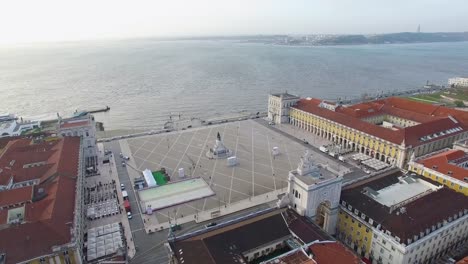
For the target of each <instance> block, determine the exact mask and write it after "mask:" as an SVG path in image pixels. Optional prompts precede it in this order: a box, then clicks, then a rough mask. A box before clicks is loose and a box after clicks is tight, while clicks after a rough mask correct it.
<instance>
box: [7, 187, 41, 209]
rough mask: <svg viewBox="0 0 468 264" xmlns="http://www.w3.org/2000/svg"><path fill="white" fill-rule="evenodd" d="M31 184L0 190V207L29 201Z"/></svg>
mask: <svg viewBox="0 0 468 264" xmlns="http://www.w3.org/2000/svg"><path fill="white" fill-rule="evenodd" d="M32 196H33V186H26V187H23V188H17V189H11V190H6V191H2V192H0V208H1V207H4V206H9V205H15V204H22V203H26V202H31V199H32Z"/></svg>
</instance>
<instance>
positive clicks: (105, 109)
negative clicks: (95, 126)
mask: <svg viewBox="0 0 468 264" xmlns="http://www.w3.org/2000/svg"><path fill="white" fill-rule="evenodd" d="M109 110H110V107H109V106H106V107H105V108H95V109H91V110H87V111H86V112H88V113H90V114H94V113H101V112H107V111H109Z"/></svg>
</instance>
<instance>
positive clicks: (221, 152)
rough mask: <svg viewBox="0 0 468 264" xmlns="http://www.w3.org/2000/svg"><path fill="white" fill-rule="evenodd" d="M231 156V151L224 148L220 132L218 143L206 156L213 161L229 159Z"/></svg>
mask: <svg viewBox="0 0 468 264" xmlns="http://www.w3.org/2000/svg"><path fill="white" fill-rule="evenodd" d="M231 154H232V152H231V150H230V149H228V148H226V146H224V143H223V141H222V140H221V135H220V134H219V132H218V136H217V139H216V142H215V144H214V146H213V147H212V148H210V150H208V151H207V152H206V156H207V157H208V158H213V159H227V158H229V157H230V156H231Z"/></svg>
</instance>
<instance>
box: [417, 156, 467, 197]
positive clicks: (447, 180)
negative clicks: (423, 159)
mask: <svg viewBox="0 0 468 264" xmlns="http://www.w3.org/2000/svg"><path fill="white" fill-rule="evenodd" d="M408 170H410V171H412V172H414V173H417V174H419V175H422V176H424V177H426V178H429V179H431V180H433V181H436V182H439V183H441V184H443V185H445V186H447V187H448V188H450V189H452V190H454V191H456V192H460V193H463V194H464V195H466V196H468V183H467V182H464V181H460V180H458V179H455V178H453V177H450V176H449V175H445V174H443V173H440V172H438V171H435V170H432V169H431V168H426V167H425V166H424V165H422V164H419V163H416V162H410V163H409V164H408ZM466 177H468V170H467V176H466Z"/></svg>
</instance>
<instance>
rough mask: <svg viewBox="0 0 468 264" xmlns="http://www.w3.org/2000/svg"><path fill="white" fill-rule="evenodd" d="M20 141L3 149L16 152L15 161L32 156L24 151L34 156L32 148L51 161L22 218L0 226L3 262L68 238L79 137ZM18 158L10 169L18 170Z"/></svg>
mask: <svg viewBox="0 0 468 264" xmlns="http://www.w3.org/2000/svg"><path fill="white" fill-rule="evenodd" d="M21 141H22V142H16V143H15V145H16V146H17V147H18V146H19V147H18V148H15V147H13V148H12V149H9V150H7V151H11V152H12V153H13V152H14V153H16V154H14V155H15V157H19V159H18V160H19V161H26V162H28V161H29V160H31V159H34V158H31V159H23V158H24V157H27V154H24V153H32V154H31V155H32V157H36V155H37V154H36V152H40V153H42V154H43V155H44V156H45V158H47V159H46V160H48V162H52V161H53V162H54V164H53V165H52V166H49V167H48V170H47V171H46V173H45V174H44V175H48V176H47V179H44V180H42V181H41V183H40V184H39V185H35V187H34V197H35V199H33V200H35V202H32V203H28V204H26V205H25V215H24V222H23V223H22V224H20V225H10V226H6V228H5V226H4V227H2V228H0V237H1V238H2V239H0V249H1V251H3V252H5V253H6V254H7V263H17V262H21V261H26V260H28V259H32V258H35V257H38V256H42V255H47V254H50V253H52V247H53V246H59V245H64V244H67V243H69V242H70V241H71V239H72V237H71V236H72V235H71V234H72V232H71V228H73V221H74V209H75V188H76V177H77V175H78V167H79V159H78V158H79V152H80V138H78V137H65V138H62V139H60V140H57V141H55V142H51V143H49V142H43V143H39V144H35V145H30V144H29V142H28V144H23V143H24V140H21ZM10 147H11V146H10ZM44 149H45V150H44ZM23 152H24V153H23ZM23 154H24V155H23ZM12 155H13V154H12ZM7 157H11V156H7ZM8 160H9V159H8ZM18 160H17V161H16V162H15V164H14V166H13V167H14V168H15V170H14V171H19V172H20V171H21V170H22V169H21V168H22V165H21V164H20V163H19V162H18ZM0 164H2V165H4V161H3V157H0ZM17 164H18V165H17ZM16 166H17V167H16ZM20 167H21V168H20ZM42 172H44V171H42ZM0 175H1V174H0ZM44 175H37V178H40V179H41V178H43V176H44ZM39 189H41V191H39ZM0 193H1V192H0ZM5 213H8V211H7V210H0V224H2V223H5V222H6V215H5ZM25 249H27V250H25Z"/></svg>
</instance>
